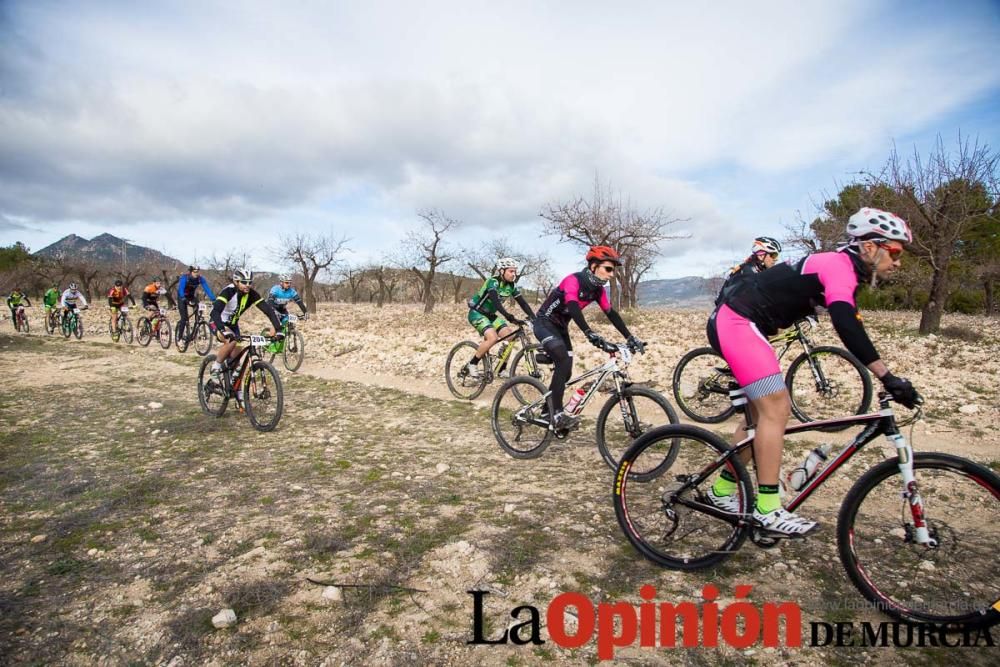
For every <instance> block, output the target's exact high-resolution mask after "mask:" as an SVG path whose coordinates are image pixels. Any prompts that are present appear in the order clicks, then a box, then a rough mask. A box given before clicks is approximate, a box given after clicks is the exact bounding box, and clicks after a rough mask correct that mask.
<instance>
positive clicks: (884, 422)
mask: <svg viewBox="0 0 1000 667" xmlns="http://www.w3.org/2000/svg"><path fill="white" fill-rule="evenodd" d="M730 396H733V397H734V401H733V404H734V405H737V406H738V407H739V408H741V409H742V411H743V414H744V418H745V419H746V424H747V433H748V436H747V437H746V438H744V439H743V440H741V441H740V442H739V443H737V444H736V445H734V446H733V448H732V449H730V450H729V451H728V452H726V453H725V454H723V455H722V456H721V457H719V458H718V459H716V461H715V462H714V463H712V464H710V465H709V466H707V467H706V468H705V469H704V470H702V471H701V473H699V474H698V476H697V478H696V479H688V480H687V484H688V485H691V484H692V483H693V484H694V485H698V484H702V483H703V482H705V481H706V480H707V479H708V478H709V477H710V476H711V475H712V474H714V473H715V472H716V471H717V470H718V469H719V468H720V467H722V466H724V465H725V464H726V463H727V462H728V461H729V460H730V459H732V458H733V457H734V456H738V455H739V454H740V453H741V452H743V451H744V450H746V449H747V448H751V451H752V445H753V441H754V435H755V433H754V427H753V421H752V419H751V417H750V410H749V404H748V403H747V400H746V397H745V396H744V395H743V393H742V391H741V390H737V391H734V392H732V393H731V394H730ZM878 398H879V411H878V412H874V413H871V414H867V415H854V416H851V417H841V418H837V419H827V420H824V421H817V422H807V423H805V424H795V425H791V426H788V427H787V428H786V429H785V433H786V434H795V433H804V432H807V431H818V430H821V429H822V428H824V427H827V426H833V425H839V426H845V427H846V426H851V425H855V424H857V425H863V426H864V428H863V429H862V430H861V432H860V433H858V434H857V435H856V436H855V437H854V439H853V440H851V442H849V443H848V444H847V445H846V446H845V447H844V448H843V449H841V450H840V451H839V452H837V453H836V454H834V455H832V456H831V459H830V460H829V462H828V463H827V465H826V466H825V467H823V468H822V469H821V470H820V471H819V472H818V473H817V474H816V476H815V477H813V478H812V479H811V480H809V482H808V483H807V484H806V485H805V487H803V488H802V489H801V490H800V491H799V492H798V493H797V494H796V495H795V496H794V497H793V498H792V499H791V500H789V501H788V502H786V503H785V508H786V509H787V510H788V511H790V512H794V511H795V509H796V508H797V507H798V506H800V505H801V504H802V503H804V502H805V501H806V500H808V499H809V496H811V495H812V494H813V493H814V492H815V491H816V490H817V489H818V488H819V487H820V486H822V485H823V483H824V482H825V481H826V480H827V479H829V478H830V477H831V476H832V475H833V474H834V473H835V472H836V471H837V469H839V468H840V467H841V466H842V465H844V464H845V463H847V462H848V461H849V460H850V459H851V458H852V457H853V456H854V455H855V454H857V453H858V452H859V451H861V449H862V448H863V447H864V446H865V445H867V444H868V443H870V442H872V441H874V440H875V439H877V438H878V437H879V436H881V435H884V436H885V437H886V438H887V439H888V440H889V442H890V443H891V444H892V445H893V447H895V449H896V456H897V459H898V464H899V471H900V474H901V478H902V482H903V485H902V486H903V488H902V489H901V490H900V491H901V497H902V498H904V499H906V501H907V503H908V505H909V506H910V512H911V514H912V518H913V525H914V527H915V528H916V531H915V534H914V541H915V542H916V543H917V544H924V545H927V546H930V547H933V546H937V543H936V541H935V540H934V539H933V538H932V537H931V536H930V533H929V532H928V530H927V524H926V522H925V521H924V510H923V501H922V500H921V499H920V493H919V492H918V490H917V483H916V478H915V476H914V473H913V448H912V446H911V445H910V444H909V443H908V442H907V440H906V438H905V437H903V434H902V433H900V432H899V428H898V426H897V425H896V417H895V413H894V412H893V410H892V406H891V405H890V401H891V399H890V398H889V396H888V394H886V393H885V392H880V393H879V396H878ZM679 491H680V489H678V492H679ZM674 498H675V499H676V500H677V502H679V503H681V504H683V505H687V506H689V507H692V508H694V507H695V506H696V508H697V509H698V511H701V512H705V513H707V514H711V515H712V516H714V517H717V518H719V519H722V520H724V521H728V522H729V523H734V524H742V525H745V526H749V525H750V519H749V516H748V515H733V514H730V513H727V512H724V511H722V510H719V509H717V508H715V507H713V506H710V505H706V504H703V503H699V502H693V501H689V500H686V499H683V498H680V497H678V496H676V495H675V496H674Z"/></svg>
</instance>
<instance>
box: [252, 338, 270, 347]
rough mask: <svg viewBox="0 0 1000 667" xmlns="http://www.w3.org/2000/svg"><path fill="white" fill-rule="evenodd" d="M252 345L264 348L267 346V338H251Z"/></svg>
mask: <svg viewBox="0 0 1000 667" xmlns="http://www.w3.org/2000/svg"><path fill="white" fill-rule="evenodd" d="M250 344H251V345H252V346H254V347H264V346H266V345H267V338H265V337H264V336H250Z"/></svg>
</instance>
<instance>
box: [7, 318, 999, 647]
mask: <svg viewBox="0 0 1000 667" xmlns="http://www.w3.org/2000/svg"><path fill="white" fill-rule="evenodd" d="M95 312H96V311H91V312H89V313H87V320H88V330H87V332H86V335H85V337H84V339H83V341H75V340H70V341H64V340H62V339H56V338H55V337H49V336H46V335H45V334H44V333H35V332H33V333H32V334H31V335H29V336H21V335H11V330H10V329H9V328H5V329H4V334H3V335H0V369H2V371H3V373H4V375H5V376H6V378H7V382H5V383H4V385H3V387H2V388H0V507H2V516H0V564H2V568H3V572H4V574H5V577H4V578H3V581H2V583H0V662H3V663H5V664H6V663H14V664H24V663H30V664H41V663H62V664H94V663H98V664H122V663H131V662H138V663H144V664H145V663H150V664H172V665H195V664H219V665H222V664H330V665H333V664H344V663H346V664H392V665H395V664H454V665H464V664H486V665H518V664H539V663H544V662H551V661H559V662H562V661H565V662H571V663H576V664H580V663H585V662H593V661H595V660H596V659H597V653H596V645H595V643H594V642H588V643H586V644H584V645H583V646H582V647H580V648H578V649H573V650H564V649H560V648H558V647H556V646H555V644H554V643H552V642H551V641H547V642H546V643H545V644H542V645H530V644H529V645H527V646H517V645H507V646H475V645H469V644H468V643H467V642H468V641H469V640H471V639H472V637H473V635H472V617H473V598H472V596H471V595H470V594H468V593H467V592H466V591H468V590H470V589H474V588H478V589H483V590H488V591H490V595H489V596H488V597H487V598H486V602H485V620H484V626H485V628H484V629H485V632H486V633H487V636H488V637H491V638H492V637H496V636H498V635H499V634H500V633H502V632H503V631H504V628H505V627H507V626H508V625H509V624H510V623H512V622H513V621H511V619H510V616H509V612H510V610H511V609H513V608H514V607H517V606H519V605H535V606H536V607H538V608H539V610H540V613H541V623H542V624H543V625H544V623H545V608H546V607H547V605H548V604H549V602H550V601H551V600H552V599H553V598H554V597H556V596H557V595H558V594H559V593H561V592H564V591H578V592H581V593H583V594H584V595H586V596H587V597H589V598H590V599H591V600H593V601H594V603H595V604H596V603H598V602H602V601H605V602H607V601H629V602H630V603H632V604H638V602H639V601H640V599H639V595H638V591H639V588H640V586H642V585H643V584H651V585H653V586H655V587H656V589H657V595H656V599H657V600H660V601H688V600H698V599H699V598H700V595H701V592H702V587H703V585H704V584H706V583H708V582H711V583H714V584H716V585H717V586H718V587H719V589H720V590H721V598H722V599H721V600H720V603H721V604H726V603H728V602H732V601H733V596H734V594H735V593H734V591H735V587H736V585H738V584H752V585H753V586H754V588H753V593H752V595H751V601H753V602H754V603H755V604H758V605H759V604H763V603H764V602H768V601H781V600H793V601H795V602H797V603H798V604H799V605H800V606H801V608H802V616H803V619H804V620H805V621H806V622H808V621H827V622H833V621H855V622H858V621H861V620H874V621H878V620H884V617H881V616H879V615H878V614H877V613H875V612H871V611H865V610H857V609H852V608H851V607H853V606H855V605H854V604H852V603H856V602H857V601H859V600H860V599H861V598H860V596H859V595H858V594H857V592H856V591H855V589H854V588H853V587H852V585H851V584H850V582H849V581H848V580H847V578H846V576H845V575H844V572H843V569H842V567H841V565H840V563H839V561H838V559H837V557H836V545H835V533H834V529H833V527H834V525H835V521H836V509H837V499H838V497H839V496H842V494H843V493H844V492H845V491H846V490H847V488H848V487H849V486H850V484H851V482H852V481H853V479H855V478H856V477H857V475H858V474H860V472H861V471H862V467H863V465H864V464H865V460H862V461H859V463H857V464H852V466H853V467H851V468H848V470H847V474H846V475H839V476H838V478H836V479H834V480H833V481H832V482H831V483H830V485H829V486H828V487H827V488H829V489H830V493H828V494H825V495H824V496H823V497H822V498H818V499H817V500H816V502H815V503H814V502H813V501H812V500H810V502H809V504H808V505H807V507H809V508H810V511H811V516H814V517H815V518H816V519H818V520H820V521H821V522H822V523H823V525H824V529H823V530H822V531H821V532H819V533H818V534H817V535H816V536H815V537H813V538H810V539H809V540H806V541H803V542H798V543H790V544H785V545H782V546H781V547H780V548H779V549H777V550H772V551H762V550H759V549H757V548H755V547H753V546H752V545H747V546H745V547H744V548H743V549H742V550H741V551H740V552H739V553H738V554H736V555H735V556H733V557H732V558H730V559H729V560H727V561H725V562H724V563H723V564H722V565H721V566H719V567H717V568H715V569H712V570H709V571H703V572H698V573H682V572H672V571H665V570H662V569H659V568H657V567H655V566H653V565H652V564H650V563H648V562H647V561H645V560H643V559H642V558H641V557H640V556H639V555H638V554H637V553H636V552H635V551H634V550H633V549H632V547H631V546H630V545H629V544H628V543H627V541H626V540H625V539H624V537H623V536H622V534H621V531H620V529H619V527H618V524H617V522H616V521H615V517H614V511H613V509H612V507H611V502H610V496H611V481H612V480H611V472H610V469H609V468H608V467H607V466H606V465H605V464H604V463H603V462H602V461H601V458H600V456H599V454H598V453H597V451H596V448H595V447H594V445H593V436H592V431H593V429H592V428H590V429H589V430H588V428H587V424H588V422H585V424H584V427H583V428H581V430H580V431H578V432H577V433H575V434H573V435H572V436H571V437H570V438H569V439H568V440H566V441H561V442H557V443H556V444H554V445H553V446H552V447H550V448H549V450H548V451H546V453H545V454H544V455H543V456H542V457H541V458H539V459H536V460H528V461H523V460H515V459H512V458H510V457H508V456H507V455H506V454H504V453H503V452H502V451H501V450H500V448H499V447H498V446H497V445H496V443H495V441H494V439H493V436H492V434H491V432H490V428H489V421H488V409H487V408H488V405H489V402H490V400H491V397H492V391H491V390H489V389H488V390H487V392H486V393H485V394H484V395H483V396H482V397H480V399H478V400H476V401H474V402H473V403H472V404H469V403H468V402H462V401H456V400H454V399H452V398H451V397H450V394H449V393H448V391H447V388H446V387H445V385H444V382H443V375H442V372H443V371H442V369H443V365H444V359H445V356H446V355H447V352H448V350H449V349H450V348H451V346H452V345H453V344H454V343H456V342H458V341H459V340H462V339H465V338H469V334H472V333H474V332H473V330H472V329H471V327H468V326H467V325H466V324H465V322H464V318H463V313H462V312H461V311H459V310H457V309H456V308H455V307H451V306H446V307H442V308H439V309H438V310H437V311H435V313H434V314H432V315H430V316H425V315H423V314H422V313H421V312H420V310H419V309H418V308H417V307H413V306H387V307H386V308H383V309H376V308H374V307H372V306H369V305H353V306H352V305H341V304H336V305H333V306H324V307H323V308H322V309H321V311H320V313H319V315H318V316H317V317H314V318H312V319H311V320H310V321H308V322H306V323H304V324H303V326H302V330H303V332H304V334H305V337H306V344H307V351H306V352H307V358H306V363H305V365H304V366H303V368H302V369H301V370H300V371H299V372H298V373H296V374H290V373H287V372H284V371H283V372H282V377H283V381H284V383H285V408H286V412H285V415H284V417H283V418H282V421H281V424H280V426H279V428H278V430H276V431H275V432H273V433H269V434H259V433H257V432H255V431H253V430H252V429H251V428H250V425H249V423H248V422H247V420H246V419H244V418H243V416H242V415H240V414H237V413H236V412H235V411H233V410H230V412H229V413H227V414H226V415H225V416H224V417H223V418H222V419H212V418H209V417H207V416H205V415H203V414H202V412H201V410H200V408H199V405H198V401H197V395H196V389H195V381H194V378H195V372H196V368H197V362H198V358H197V357H196V356H195V355H194V354H193V353H192V352H188V353H187V354H184V355H181V354H178V353H177V352H176V351H170V352H164V351H163V350H161V349H159V348H155V347H150V348H147V349H142V348H138V347H137V346H135V345H133V346H126V345H124V344H121V343H119V344H112V343H111V341H110V339H109V338H108V337H107V335H106V332H104V325H103V323H98V322H97V320H98V317H97V316H96V315H95ZM33 314H34V313H33ZM254 317H256V316H254ZM590 317H591V320H593V321H594V322H595V323H599V324H600V328H601V329H603V330H604V332H605V333H606V334H608V335H609V337H610V336H611V333H612V330H611V329H610V327H609V326H606V323H603V322H600V320H601V319H602V318H601V317H600V315H599V314H598V313H595V314H592V315H591V316H590ZM917 318H918V315H917V314H914V313H902V314H899V313H894V314H888V313H874V314H869V315H868V316H867V319H866V324H867V326H868V327H869V329H870V330H871V331H872V333H873V337H874V338H875V340H876V345H877V346H878V348H879V349H880V350H882V351H883V354H884V356H885V358H886V360H887V361H888V362H889V364H890V367H891V368H892V369H893V370H894V372H896V373H897V374H899V375H905V376H908V377H910V378H911V379H913V381H914V383H915V384H916V385H917V386H918V387H919V388H920V389H921V391H922V392H923V393H924V394H925V395H926V396H927V398H928V404H927V419H926V420H925V421H924V422H921V423H919V424H918V425H917V426H916V427H915V428H914V431H913V439H914V444H915V447H916V448H917V449H918V450H941V451H949V452H953V453H957V454H961V455H964V456H968V457H970V458H972V459H975V460H977V461H979V462H981V463H985V464H988V465H990V466H992V467H993V468H994V469H998V468H1000V437H998V434H997V431H996V427H995V424H996V423H997V421H998V418H1000V410H998V407H997V406H998V404H1000V401H998V400H997V399H998V398H1000V392H998V390H997V388H996V384H995V378H996V376H997V373H998V371H1000V354H998V351H1000V323H998V322H997V321H996V320H986V319H983V318H970V317H952V316H949V317H946V319H945V323H944V324H945V326H944V329H943V331H942V334H941V335H938V336H934V337H919V336H917V335H916V334H915V327H916V323H917ZM704 319H705V313H704V312H695V311H649V312H641V313H638V314H635V315H634V316H632V317H631V319H630V325H631V326H632V327H633V329H634V330H635V331H636V332H637V333H639V335H640V336H641V337H643V338H644V339H647V340H649V341H651V343H652V344H651V346H650V350H649V353H648V354H647V355H646V356H645V357H642V358H640V359H638V360H637V361H636V363H635V364H633V368H632V372H633V377H635V378H636V379H640V380H645V381H647V382H650V383H651V384H653V385H654V386H657V387H658V388H660V389H661V390H663V391H665V392H667V393H669V383H670V374H671V373H672V370H673V366H674V364H675V363H676V361H677V359H678V358H679V357H680V356H681V355H682V354H683V352H684V351H685V350H687V349H689V348H692V347H696V346H701V345H703V344H704V333H703V325H704ZM256 321H257V323H258V324H259V323H260V319H259V318H258V319H257V320H256ZM253 322H254V320H250V321H248V322H247V324H248V325H251V324H253ZM2 326H4V327H9V323H4V324H3V325H2ZM38 330H39V328H38V327H36V331H38ZM833 336H834V335H833V333H832V330H831V328H830V325H829V322H828V321H827V322H826V323H825V326H824V327H822V328H821V329H820V331H819V332H818V333H817V335H816V338H817V339H819V340H821V341H824V342H834V340H833ZM154 344H155V343H154ZM577 348H578V350H579V354H578V357H577V369H578V370H579V369H582V368H587V367H590V366H592V365H596V364H597V363H600V359H601V358H600V356H599V355H598V354H597V353H596V352H595V351H592V350H590V349H589V348H588V346H587V345H586V344H585V343H582V342H581V343H578V345H577ZM589 423H592V422H589ZM732 426H733V423H728V424H721V425H719V426H718V427H717V429H718V430H719V431H720V432H728V431H730V430H731V429H732ZM846 437H847V436H846V434H845V435H843V436H841V435H839V434H838V435H835V436H832V437H831V440H832V441H835V442H840V441H843V440H844V439H846ZM807 449H808V447H807V446H806V445H805V444H804V443H802V442H798V443H793V444H790V445H789V447H788V455H787V457H786V462H789V463H790V462H792V461H797V460H798V459H799V458H801V455H802V453H804V451H805V450H807ZM873 460H874V459H873ZM867 463H868V464H870V463H871V461H867ZM310 580H312V581H310ZM314 582H319V583H314ZM330 586H335V587H336V588H331V587H330ZM224 609H232V610H233V611H234V612H235V614H236V617H237V621H236V623H235V624H234V625H232V626H230V627H225V628H216V627H214V626H213V624H212V618H213V616H215V615H216V614H218V613H219V612H220V611H222V610H224ZM994 635H997V633H996V632H995V631H994ZM541 638H542V639H546V640H548V634H547V631H546V630H545V629H543V630H542V631H541ZM998 639H1000V637H998ZM616 655H617V657H619V658H621V659H623V660H626V661H628V662H631V663H633V664H696V665H697V664H705V665H715V664H734V665H742V664H757V663H761V664H763V663H782V664H802V665H806V664H848V663H851V664H856V663H872V664H897V663H899V662H907V663H911V664H947V663H954V662H955V661H958V662H960V663H962V664H970V663H976V662H980V663H982V664H996V663H997V661H998V660H1000V653H998V651H997V649H978V650H974V649H964V650H957V649H934V648H929V649H919V650H918V649H899V650H894V649H861V648H855V649H848V648H840V649H835V648H830V647H825V648H812V647H808V648H801V649H794V648H793V649H785V648H778V649H769V648H763V647H761V646H755V647H752V648H750V649H746V650H736V649H732V648H722V649H641V648H639V647H633V648H629V649H624V650H620V651H619V652H618V653H617V654H616Z"/></svg>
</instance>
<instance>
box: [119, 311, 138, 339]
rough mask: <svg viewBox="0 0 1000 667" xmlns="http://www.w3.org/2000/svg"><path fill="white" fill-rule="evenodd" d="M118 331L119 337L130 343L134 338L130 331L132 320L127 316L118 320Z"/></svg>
mask: <svg viewBox="0 0 1000 667" xmlns="http://www.w3.org/2000/svg"><path fill="white" fill-rule="evenodd" d="M118 331H119V332H120V335H121V337H122V338H124V339H125V342H126V343H128V344H129V345H131V344H132V341H133V340H134V336H133V331H132V321H131V320H129V319H128V318H127V317H125V318H122V319H121V320H119V322H118Z"/></svg>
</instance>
